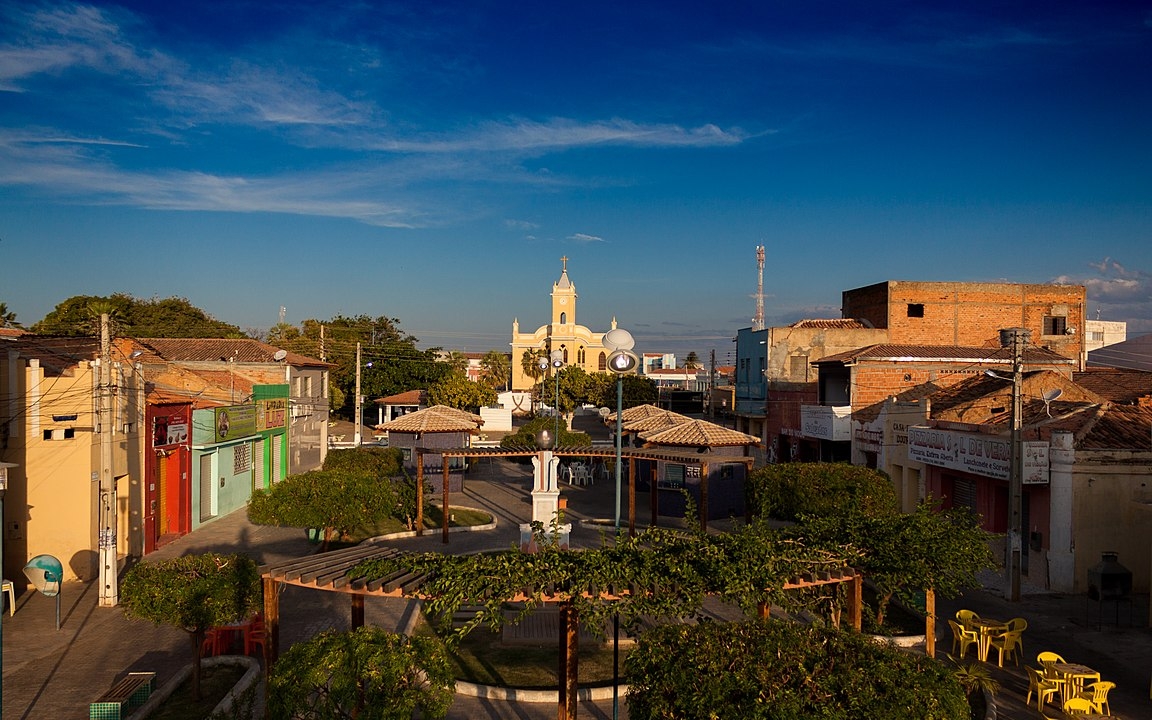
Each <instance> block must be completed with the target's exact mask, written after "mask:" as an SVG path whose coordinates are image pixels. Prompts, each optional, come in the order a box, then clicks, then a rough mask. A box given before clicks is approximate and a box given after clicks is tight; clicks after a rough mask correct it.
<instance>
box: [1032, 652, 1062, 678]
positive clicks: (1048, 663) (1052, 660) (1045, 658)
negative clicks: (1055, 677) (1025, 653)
mask: <svg viewBox="0 0 1152 720" xmlns="http://www.w3.org/2000/svg"><path fill="white" fill-rule="evenodd" d="M1036 662H1038V663H1040V667H1042V668H1044V674H1045V675H1048V676H1051V675H1052V666H1053V665H1055V664H1056V663H1062V662H1065V660H1064V658H1062V657H1060V656H1059V655H1057V654H1056V653H1054V652H1049V651H1047V650H1045V651H1044V652H1042V653H1040V654H1038V655H1037V656H1036Z"/></svg>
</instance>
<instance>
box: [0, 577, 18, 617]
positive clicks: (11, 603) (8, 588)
mask: <svg viewBox="0 0 1152 720" xmlns="http://www.w3.org/2000/svg"><path fill="white" fill-rule="evenodd" d="M0 594H3V595H7V596H8V598H7V599H8V615H9V617H11V616H12V615H15V614H16V588H15V587H14V586H13V585H12V581H11V580H5V581H4V585H3V587H2V588H0ZM0 612H3V609H2V608H0Z"/></svg>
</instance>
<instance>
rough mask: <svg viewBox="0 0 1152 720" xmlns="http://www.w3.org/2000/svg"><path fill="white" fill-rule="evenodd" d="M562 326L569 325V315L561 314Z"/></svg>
mask: <svg viewBox="0 0 1152 720" xmlns="http://www.w3.org/2000/svg"><path fill="white" fill-rule="evenodd" d="M560 324H561V325H567V324H568V313H560Z"/></svg>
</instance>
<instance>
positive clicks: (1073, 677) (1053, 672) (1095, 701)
mask: <svg viewBox="0 0 1152 720" xmlns="http://www.w3.org/2000/svg"><path fill="white" fill-rule="evenodd" d="M1036 662H1037V663H1039V664H1040V668H1032V667H1028V666H1027V665H1025V666H1024V668H1025V670H1026V671H1027V672H1028V696H1027V697H1026V698H1025V702H1026V703H1029V704H1030V703H1031V699H1032V693H1033V692H1035V693H1036V709H1037V710H1039V711H1041V712H1043V711H1044V705H1045V704H1046V703H1047V702H1048V700H1049V698H1052V697H1053V696H1056V695H1059V707H1060V708H1061V709H1062V710H1063V711H1064V713H1065V714H1067V715H1092V714H1101V715H1108V714H1110V712H1111V710H1110V708H1109V707H1108V693H1109V692H1110V691H1111V690H1112V689H1113V688H1114V687H1116V683H1114V682H1110V681H1106V680H1101V679H1100V673H1099V672H1097V671H1095V670H1093V669H1092V668H1090V667H1086V666H1084V665H1079V664H1076V663H1070V662H1068V661H1066V660H1065V659H1064V658H1063V657H1061V656H1060V655H1059V654H1057V653H1054V652H1050V651H1044V652H1041V653H1039V654H1038V655H1037V656H1036ZM1088 681H1091V682H1088ZM1086 682H1088V684H1087V685H1085V683H1086Z"/></svg>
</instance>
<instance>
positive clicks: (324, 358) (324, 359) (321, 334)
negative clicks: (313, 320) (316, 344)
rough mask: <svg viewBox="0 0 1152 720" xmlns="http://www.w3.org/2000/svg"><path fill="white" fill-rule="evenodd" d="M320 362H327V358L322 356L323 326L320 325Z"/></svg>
mask: <svg viewBox="0 0 1152 720" xmlns="http://www.w3.org/2000/svg"><path fill="white" fill-rule="evenodd" d="M320 362H328V358H326V357H324V326H323V325H321V326H320Z"/></svg>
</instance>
